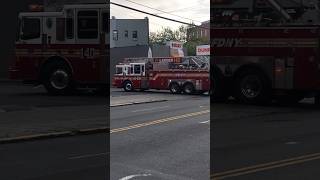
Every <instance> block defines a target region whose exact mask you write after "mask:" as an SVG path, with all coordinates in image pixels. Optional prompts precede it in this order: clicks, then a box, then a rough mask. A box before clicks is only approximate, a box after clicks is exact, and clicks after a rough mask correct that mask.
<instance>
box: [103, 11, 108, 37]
mask: <svg viewBox="0 0 320 180" xmlns="http://www.w3.org/2000/svg"><path fill="white" fill-rule="evenodd" d="M108 20H109V14H108V13H103V14H102V22H101V24H102V31H103V32H109V22H108Z"/></svg>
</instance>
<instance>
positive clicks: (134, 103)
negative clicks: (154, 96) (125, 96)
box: [110, 100, 168, 107]
mask: <svg viewBox="0 0 320 180" xmlns="http://www.w3.org/2000/svg"><path fill="white" fill-rule="evenodd" d="M166 101H168V100H154V101H145V102H131V103H123V104H115V105H110V107H120V106H129V105H136V104H149V103H156V102H166Z"/></svg>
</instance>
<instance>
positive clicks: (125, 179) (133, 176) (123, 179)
mask: <svg viewBox="0 0 320 180" xmlns="http://www.w3.org/2000/svg"><path fill="white" fill-rule="evenodd" d="M147 176H151V174H135V175H130V176H126V177H123V178H121V179H119V180H129V179H132V178H135V177H147Z"/></svg>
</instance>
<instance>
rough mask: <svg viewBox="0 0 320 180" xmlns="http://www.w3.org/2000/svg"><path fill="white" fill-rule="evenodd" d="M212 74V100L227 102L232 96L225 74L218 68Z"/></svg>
mask: <svg viewBox="0 0 320 180" xmlns="http://www.w3.org/2000/svg"><path fill="white" fill-rule="evenodd" d="M211 76H213V77H212V78H211V80H212V81H211V82H210V84H211V88H210V98H211V102H225V101H227V100H228V98H229V97H230V93H229V90H228V88H227V82H226V81H225V80H224V78H223V75H222V74H221V73H219V72H218V71H217V70H215V71H213V72H212V74H211Z"/></svg>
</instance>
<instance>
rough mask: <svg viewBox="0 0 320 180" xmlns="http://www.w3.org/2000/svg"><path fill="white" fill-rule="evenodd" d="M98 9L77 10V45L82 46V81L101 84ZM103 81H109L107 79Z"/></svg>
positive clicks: (80, 70)
mask: <svg viewBox="0 0 320 180" xmlns="http://www.w3.org/2000/svg"><path fill="white" fill-rule="evenodd" d="M99 13H100V11H99V10H98V9H76V21H75V23H76V25H75V27H76V29H77V30H76V44H79V45H81V50H80V51H81V64H82V68H80V69H79V72H80V73H79V74H80V75H79V76H80V79H82V80H84V81H87V82H96V83H100V82H101V80H100V79H101V74H100V71H101V69H100V67H101V66H102V65H100V62H101V59H102V58H101V56H100V49H101V46H100V43H101V41H100V36H101V33H100V29H99ZM103 79H107V78H106V77H105V78H103Z"/></svg>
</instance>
